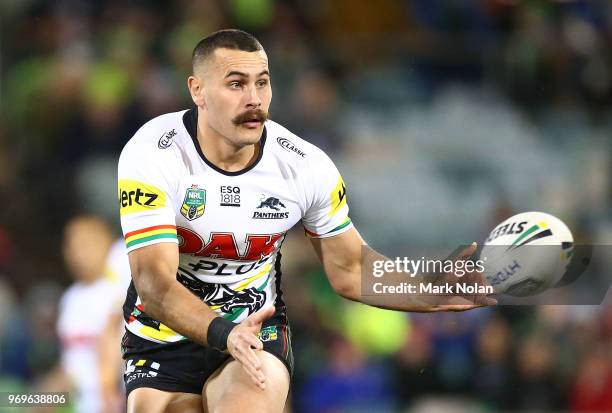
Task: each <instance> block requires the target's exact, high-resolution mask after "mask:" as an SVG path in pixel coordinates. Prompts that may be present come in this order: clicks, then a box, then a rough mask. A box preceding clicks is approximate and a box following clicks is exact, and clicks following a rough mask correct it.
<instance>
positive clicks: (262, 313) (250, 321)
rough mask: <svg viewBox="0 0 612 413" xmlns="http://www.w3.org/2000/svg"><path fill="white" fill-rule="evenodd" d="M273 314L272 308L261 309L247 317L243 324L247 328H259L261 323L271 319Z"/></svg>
mask: <svg viewBox="0 0 612 413" xmlns="http://www.w3.org/2000/svg"><path fill="white" fill-rule="evenodd" d="M274 312H275V309H274V307H272V306H270V307H267V308H264V309H261V310H259V311H258V312H256V313H254V314H251V315H250V316H248V317H247V319H246V320H244V323H245V324H247V325H249V326H258V327H259V326H260V325H261V323H263V322H264V321H265V320H267V319H268V318H270V317H272V316H273V315H274ZM258 330H259V328H258Z"/></svg>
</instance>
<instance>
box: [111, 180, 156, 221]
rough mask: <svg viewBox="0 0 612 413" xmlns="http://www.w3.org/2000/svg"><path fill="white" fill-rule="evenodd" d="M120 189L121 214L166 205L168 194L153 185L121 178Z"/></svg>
mask: <svg viewBox="0 0 612 413" xmlns="http://www.w3.org/2000/svg"><path fill="white" fill-rule="evenodd" d="M118 191H119V193H118V196H119V210H120V213H121V215H126V214H132V213H135V212H143V211H149V210H152V209H159V208H163V207H165V206H166V194H165V193H164V192H163V191H162V190H161V189H159V188H157V187H155V186H153V185H149V184H145V183H143V182H140V181H135V180H133V179H120V180H119V188H118Z"/></svg>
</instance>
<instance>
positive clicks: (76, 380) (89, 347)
mask: <svg viewBox="0 0 612 413" xmlns="http://www.w3.org/2000/svg"><path fill="white" fill-rule="evenodd" d="M112 240H113V236H112V233H111V231H110V229H109V227H108V226H107V225H106V223H105V222H104V221H102V220H101V219H99V218H97V217H94V216H87V215H82V216H77V217H75V218H73V219H72V220H70V221H69V222H68V223H67V224H66V226H65V230H64V242H63V254H64V260H65V262H66V266H67V268H68V270H69V272H70V274H71V276H72V277H73V278H74V283H73V284H72V285H71V286H70V287H69V288H68V289H67V290H66V292H65V293H64V294H63V296H62V299H61V301H60V314H59V318H58V322H57V331H58V336H59V339H60V341H61V346H62V355H61V361H60V366H58V368H56V369H55V370H54V372H53V373H52V374H50V375H49V376H48V377H47V378H46V379H45V383H44V384H43V385H42V388H43V389H44V390H47V391H70V395H71V401H72V403H73V404H74V406H75V411H76V412H78V413H96V412H102V411H103V404H102V395H101V386H100V377H101V376H100V372H99V368H98V366H99V344H100V339H101V336H102V333H103V331H104V328H105V325H106V322H107V320H108V317H109V314H111V312H112V311H113V306H114V305H116V303H117V301H118V298H119V297H120V296H121V295H122V294H123V292H122V291H121V288H120V285H119V284H117V283H115V282H113V281H112V280H110V279H109V278H108V277H107V276H106V275H105V265H106V257H107V254H108V252H109V248H110V246H111V243H112Z"/></svg>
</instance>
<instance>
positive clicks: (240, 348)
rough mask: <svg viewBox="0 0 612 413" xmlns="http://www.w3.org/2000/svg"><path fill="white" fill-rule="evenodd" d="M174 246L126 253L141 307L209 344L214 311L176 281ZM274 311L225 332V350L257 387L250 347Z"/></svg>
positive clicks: (260, 378) (256, 363)
mask: <svg viewBox="0 0 612 413" xmlns="http://www.w3.org/2000/svg"><path fill="white" fill-rule="evenodd" d="M178 254H179V253H178V246H177V245H176V244H174V243H159V244H153V245H149V246H146V247H143V248H139V249H136V250H134V251H132V252H130V253H129V259H130V267H131V269H132V279H133V281H134V286H135V287H136V291H137V292H138V295H139V297H140V301H141V303H142V306H143V308H144V311H145V312H146V313H147V314H148V315H150V316H151V317H153V318H154V319H156V320H158V321H160V322H162V323H164V324H165V325H167V326H168V327H170V328H171V329H173V330H174V331H176V332H178V333H179V334H182V335H183V336H185V337H188V338H190V339H192V340H193V341H195V342H197V343H200V344H202V345H204V346H209V336H208V333H209V332H211V334H212V332H213V329H209V327H210V325H211V323H212V322H213V320H215V319H217V320H215V322H219V321H221V320H220V319H218V317H217V314H216V313H215V312H214V311H213V310H212V309H211V308H210V307H208V306H207V305H206V304H205V303H204V302H202V301H201V300H200V299H198V298H197V297H196V296H195V295H194V294H192V293H191V292H190V291H189V290H187V289H186V288H185V287H183V285H181V284H180V283H178V282H177V281H176V272H177V269H178V261H179V259H178V257H179V255H178ZM273 314H274V309H273V308H267V309H266V310H261V311H259V312H258V313H255V314H252V315H251V316H249V317H248V318H247V319H246V320H244V321H243V322H242V323H240V324H238V325H236V327H235V328H233V329H232V330H231V332H230V333H229V336H227V341H226V343H223V345H227V351H228V352H229V353H230V354H231V355H232V356H233V357H234V358H235V359H236V360H238V361H239V362H240V363H241V364H242V365H243V367H244V369H245V371H246V372H247V373H248V374H249V375H250V376H251V378H252V379H253V381H254V382H255V384H256V385H258V386H259V387H262V388H264V387H265V385H264V381H265V376H264V374H263V372H262V370H261V367H262V365H261V362H260V360H259V358H258V357H257V355H256V354H255V352H254V350H262V349H263V344H262V342H261V341H260V340H259V339H258V338H257V336H256V334H257V333H258V332H259V330H260V329H261V323H262V322H263V321H264V320H265V319H266V318H269V317H271V316H272V315H273Z"/></svg>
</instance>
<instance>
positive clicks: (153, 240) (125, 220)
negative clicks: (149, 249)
mask: <svg viewBox="0 0 612 413" xmlns="http://www.w3.org/2000/svg"><path fill="white" fill-rule="evenodd" d="M173 165H176V160H175V159H174V155H173V152H172V151H171V150H167V149H166V150H164V151H161V150H157V148H155V149H154V150H153V149H150V148H148V147H146V145H143V144H139V143H135V142H129V143H128V144H127V145H126V147H125V148H124V149H123V152H122V153H121V156H120V158H119V170H118V196H119V211H120V215H121V227H122V229H123V236H124V239H125V245H126V248H127V252H130V251H134V250H136V249H138V248H142V247H145V246H148V245H153V244H158V243H162V242H172V243H177V244H178V240H177V236H176V221H175V211H174V208H173V202H172V194H173V193H174V191H173V190H174V189H175V186H176V185H178V183H177V182H175V180H173V179H172V176H173V175H174V177H178V176H179V175H178V174H176V172H175V171H174V169H176V167H173ZM176 179H178V178H176Z"/></svg>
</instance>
